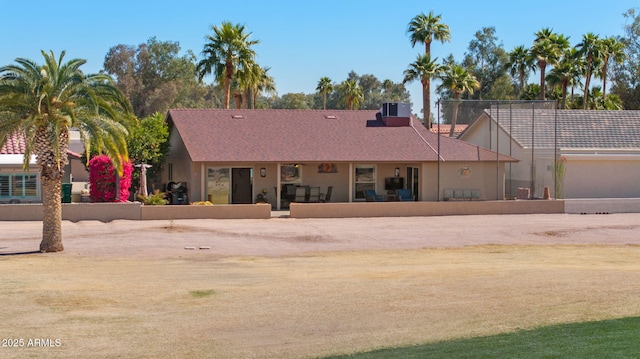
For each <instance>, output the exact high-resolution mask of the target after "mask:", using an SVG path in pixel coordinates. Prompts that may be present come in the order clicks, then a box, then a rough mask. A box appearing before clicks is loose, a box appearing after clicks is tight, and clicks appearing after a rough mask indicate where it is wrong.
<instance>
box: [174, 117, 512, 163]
mask: <svg viewBox="0 0 640 359" xmlns="http://www.w3.org/2000/svg"><path fill="white" fill-rule="evenodd" d="M377 112H378V111H376V110H373V111H347V110H234V109H230V110H222V109H173V110H170V111H169V113H168V117H167V120H168V121H169V123H170V125H172V126H175V128H176V129H177V131H178V133H179V134H180V136H181V137H182V140H183V142H184V144H185V146H186V149H187V151H188V152H189V155H190V156H191V159H192V161H194V162H246V161H256V162H303V161H319V162H323V161H326V162H340V161H348V162H353V161H358V162H388V161H389V162H390V161H394V162H398V161H405V162H424V161H437V160H438V157H437V151H438V135H437V134H435V133H432V132H430V131H429V130H427V129H426V128H425V127H424V126H423V125H422V124H421V123H420V122H418V121H417V120H416V119H415V118H411V125H410V126H403V127H385V126H384V125H381V121H379V120H376V113H377ZM440 154H441V159H442V160H444V161H478V160H481V161H495V160H496V153H495V152H491V151H489V150H486V149H483V148H479V147H477V146H474V145H471V144H468V143H466V142H463V141H459V140H456V139H451V138H447V137H444V136H440ZM500 160H501V161H512V160H513V159H512V158H510V157H506V156H500Z"/></svg>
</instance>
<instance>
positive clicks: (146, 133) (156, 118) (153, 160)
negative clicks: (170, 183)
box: [127, 112, 169, 198]
mask: <svg viewBox="0 0 640 359" xmlns="http://www.w3.org/2000/svg"><path fill="white" fill-rule="evenodd" d="M127 147H128V150H129V158H130V159H131V161H132V162H133V163H134V164H135V165H140V164H147V165H151V167H149V168H148V169H147V178H148V179H149V183H153V182H152V181H153V180H155V179H158V177H159V175H160V173H162V170H163V168H164V163H165V160H166V158H167V155H168V154H169V126H168V124H167V122H166V121H165V119H164V115H163V114H161V113H159V112H156V113H154V114H153V115H151V116H147V117H145V118H143V119H141V120H140V121H139V122H138V123H137V124H136V125H135V126H132V127H131V130H130V131H129V136H128V137H127ZM139 181H140V171H139V170H136V171H134V172H133V175H132V183H131V193H133V194H135V193H137V192H138V188H139V183H140V182H139ZM134 198H135V197H134Z"/></svg>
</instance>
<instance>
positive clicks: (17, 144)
mask: <svg viewBox="0 0 640 359" xmlns="http://www.w3.org/2000/svg"><path fill="white" fill-rule="evenodd" d="M24 147H25V144H24V136H20V135H18V134H17V133H14V134H12V135H10V136H8V137H7V142H5V144H4V146H2V148H0V155H23V154H24Z"/></svg>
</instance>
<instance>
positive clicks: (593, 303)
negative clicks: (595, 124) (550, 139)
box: [0, 232, 640, 358]
mask: <svg viewBox="0 0 640 359" xmlns="http://www.w3.org/2000/svg"><path fill="white" fill-rule="evenodd" d="M543 233H545V232H543ZM545 234H546V235H548V236H557V235H558V233H550V232H546V233H545ZM308 240H311V241H314V240H315V239H314V238H312V237H309V239H308ZM639 259H640V247H638V246H635V245H607V246H605V245H540V246H527V245H483V246H472V247H462V248H449V249H404V250H384V251H351V252H342V253H339V252H330V253H314V254H303V255H298V256H289V257H274V258H264V257H229V258H222V257H219V258H216V257H213V256H206V257H198V256H192V257H185V258H108V257H107V258H92V257H84V256H72V255H56V254H52V255H26V256H5V257H0V267H1V268H2V274H1V277H0V303H2V305H1V306H0V318H2V325H1V326H0V337H1V338H22V339H25V340H28V339H29V338H51V339H60V341H61V344H62V345H61V346H60V347H54V348H42V347H30V348H28V347H22V348H0V357H3V358H24V357H29V356H32V357H48V358H83V357H93V358H112V357H127V358H159V357H163V358H170V357H176V358H205V357H206V358H249V357H258V358H303V357H316V356H321V355H327V354H332V353H348V352H357V351H362V350H370V349H373V348H378V347H385V346H399V345H406V344H411V343H423V342H428V341H436V340H444V339H449V338H457V337H468V336H476V335H487V334H493V333H499V332H507V331H512V330H516V329H520V328H531V327H536V326H541V325H546V324H551V323H564V322H580V321H585V320H597V319H605V318H617V317H624V316H638V315H640V260H639Z"/></svg>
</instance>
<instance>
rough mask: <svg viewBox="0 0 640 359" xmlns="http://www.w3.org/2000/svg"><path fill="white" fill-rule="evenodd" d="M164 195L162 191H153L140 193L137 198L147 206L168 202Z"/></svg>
mask: <svg viewBox="0 0 640 359" xmlns="http://www.w3.org/2000/svg"><path fill="white" fill-rule="evenodd" d="M164 197H165V193H164V192H160V191H155V192H154V193H153V194H150V195H148V196H142V195H140V196H138V199H139V200H140V201H141V202H142V203H144V204H145V205H148V206H162V205H165V204H167V203H169V201H167V200H166V199H165V198H164Z"/></svg>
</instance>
